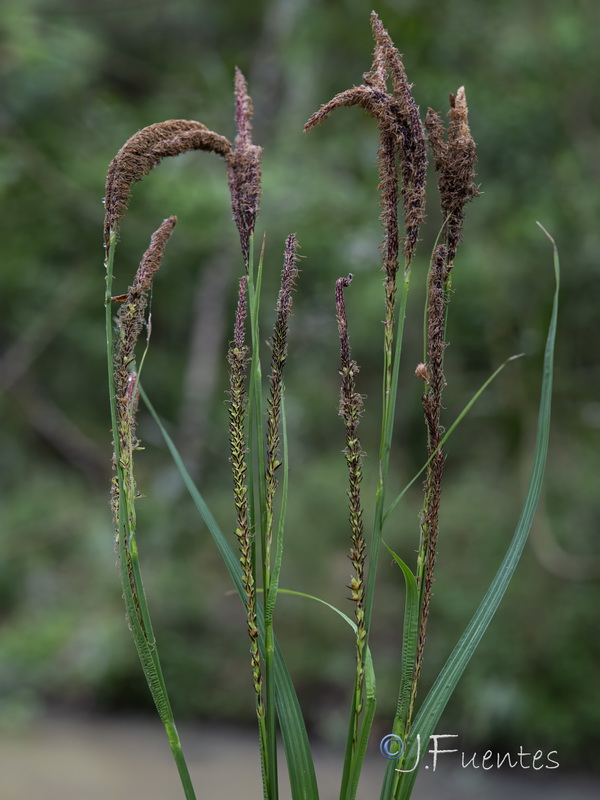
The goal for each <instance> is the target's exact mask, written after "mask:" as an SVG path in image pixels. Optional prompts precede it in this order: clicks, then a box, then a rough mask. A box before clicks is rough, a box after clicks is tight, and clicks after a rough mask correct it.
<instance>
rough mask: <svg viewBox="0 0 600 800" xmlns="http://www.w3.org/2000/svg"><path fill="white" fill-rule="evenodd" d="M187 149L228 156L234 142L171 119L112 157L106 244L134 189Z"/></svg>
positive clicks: (137, 135)
mask: <svg viewBox="0 0 600 800" xmlns="http://www.w3.org/2000/svg"><path fill="white" fill-rule="evenodd" d="M188 150H208V151H212V152H214V153H217V154H218V155H220V156H223V157H226V156H227V155H228V154H229V153H230V151H231V143H230V142H229V141H228V140H227V139H226V138H225V137H224V136H220V135H219V134H217V133H213V131H211V130H209V129H208V128H207V127H206V126H205V125H202V123H201V122H196V121H195V120H187V119H171V120H167V121H165V122H157V123H155V124H154V125H149V126H148V127H147V128H143V129H142V130H140V131H138V132H137V133H134V135H133V136H132V137H131V138H130V139H128V140H127V141H126V142H125V144H124V145H123V147H121V149H120V150H119V152H118V153H117V155H116V156H115V157H114V158H113V160H112V161H111V163H110V166H109V168H108V173H107V175H106V192H105V198H104V205H105V215H104V243H105V246H106V247H107V248H108V246H109V243H110V236H111V231H112V232H113V234H116V232H117V227H118V224H119V221H120V220H121V218H122V217H123V214H124V213H125V211H126V209H127V203H128V201H129V196H130V194H131V187H132V185H133V184H134V183H136V182H137V181H140V180H142V178H143V177H144V176H145V175H147V174H148V173H149V172H150V171H151V170H153V169H154V167H156V166H157V165H158V164H159V163H160V162H161V161H162V159H163V158H165V157H166V156H177V155H180V154H181V153H185V152H187V151H188Z"/></svg>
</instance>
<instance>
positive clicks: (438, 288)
mask: <svg viewBox="0 0 600 800" xmlns="http://www.w3.org/2000/svg"><path fill="white" fill-rule="evenodd" d="M450 269H451V267H450V266H449V265H448V248H447V247H446V245H445V244H438V245H437V247H436V248H435V251H434V254H433V258H432V260H431V267H430V270H429V283H428V304H427V365H425V364H419V365H418V367H417V375H419V377H422V378H423V379H424V380H425V381H426V384H427V390H426V392H425V394H424V395H423V398H422V400H423V412H424V415H425V423H426V426H427V455H428V465H427V477H426V478H425V482H424V495H425V502H424V507H423V511H422V514H421V547H420V557H421V559H422V560H423V564H422V568H421V570H420V571H419V578H418V581H419V588H420V590H421V598H422V600H421V612H420V621H419V636H418V641H417V653H416V658H415V670H414V673H413V681H412V687H411V697H410V705H409V709H410V711H409V722H410V713H412V708H413V706H414V701H415V697H416V692H417V682H418V680H419V676H420V672H421V665H422V662H423V649H424V646H425V635H426V630H427V621H428V618H429V606H430V602H431V594H432V588H433V573H434V569H435V561H436V552H437V538H438V531H439V509H440V498H441V491H442V474H443V471H444V462H445V460H446V456H445V454H444V451H443V449H442V447H441V441H442V435H443V428H442V426H441V424H440V418H441V412H442V392H443V390H444V386H445V385H446V381H445V378H444V349H445V347H446V344H445V314H446V303H447V288H446V287H447V281H448V275H449V272H450ZM421 575H423V578H422V580H421V577H420V576H421ZM421 584H422V585H421Z"/></svg>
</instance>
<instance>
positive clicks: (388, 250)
mask: <svg viewBox="0 0 600 800" xmlns="http://www.w3.org/2000/svg"><path fill="white" fill-rule="evenodd" d="M371 24H372V28H373V37H374V39H375V52H374V56H373V64H372V67H371V70H370V72H367V73H365V75H364V76H363V80H364V84H362V85H360V86H354V87H353V88H352V89H348V90H346V91H345V92H340V93H339V94H337V95H336V96H335V97H334V98H333V99H332V100H330V101H329V102H328V103H325V104H324V105H323V106H321V108H320V109H319V110H318V111H317V112H315V114H313V115H312V117H311V118H310V119H309V120H308V122H307V123H306V124H305V126H304V130H305V131H309V130H310V129H311V128H313V127H314V126H315V125H319V124H320V123H322V122H324V121H325V120H326V119H327V117H328V116H329V114H330V113H331V112H332V111H333V110H334V109H335V108H341V107H344V106H346V107H348V106H358V107H359V108H363V109H365V110H366V111H368V112H369V113H370V114H371V115H372V116H373V117H374V118H375V119H376V120H377V122H378V125H379V130H380V148H379V154H378V165H379V176H380V180H379V183H380V192H381V207H382V222H383V225H384V230H385V238H384V245H383V249H384V270H385V272H386V274H387V276H388V278H389V279H390V280H392V281H393V280H394V278H395V273H396V270H397V259H398V252H397V251H398V244H397V241H398V234H397V210H396V205H397V198H398V186H397V183H398V175H397V166H396V163H397V161H400V162H401V163H402V196H403V207H404V218H405V239H404V253H405V257H406V262H407V268H408V265H409V264H410V262H411V260H412V257H413V254H414V250H415V247H416V244H417V240H418V235H419V228H420V225H421V223H422V221H423V219H424V209H425V176H426V170H427V155H426V148H425V136H424V132H423V125H422V123H421V120H420V117H419V109H418V107H417V105H416V103H415V101H414V98H413V96H412V91H411V88H412V87H411V85H410V84H409V83H408V80H407V78H406V72H405V70H404V65H403V63H402V59H401V57H400V54H399V53H398V50H397V49H396V48H395V47H394V44H393V42H392V40H391V38H390V36H389V34H388V32H387V31H386V30H385V28H384V27H383V25H382V24H381V22H380V20H379V18H378V16H377V14H375V12H373V14H372V15H371ZM388 73H389V74H390V75H391V78H392V84H393V93H392V94H389V93H388V92H387V86H386V83H387V76H388Z"/></svg>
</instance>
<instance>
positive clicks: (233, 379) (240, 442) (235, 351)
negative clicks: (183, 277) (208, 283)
mask: <svg viewBox="0 0 600 800" xmlns="http://www.w3.org/2000/svg"><path fill="white" fill-rule="evenodd" d="M246 290H247V284H246V278H245V277H243V278H241V279H240V284H239V292H238V302H237V309H236V315H235V326H234V332H233V341H232V342H231V345H230V347H229V351H228V354H227V360H228V361H229V386H230V389H229V443H230V449H231V456H230V461H231V470H232V474H233V493H234V502H235V510H236V528H235V535H236V537H237V540H238V545H239V549H240V564H241V567H242V581H243V584H244V592H245V603H246V620H247V626H248V635H249V637H250V658H251V665H252V681H253V684H254V691H255V692H256V700H257V705H256V710H257V714H258V716H259V717H263V716H264V706H263V700H262V677H261V666H260V653H259V649H258V627H257V620H256V587H255V583H254V573H253V569H252V532H251V530H250V521H249V514H248V486H247V482H246V476H247V472H248V464H247V448H246V402H247V390H246V372H247V365H248V347H247V345H246V343H245V320H246Z"/></svg>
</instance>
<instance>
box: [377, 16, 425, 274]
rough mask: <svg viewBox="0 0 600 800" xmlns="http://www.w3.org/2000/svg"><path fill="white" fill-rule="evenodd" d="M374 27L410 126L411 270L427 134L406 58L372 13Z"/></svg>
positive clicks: (404, 153)
mask: <svg viewBox="0 0 600 800" xmlns="http://www.w3.org/2000/svg"><path fill="white" fill-rule="evenodd" d="M371 27H372V29H373V37H374V39H375V41H376V43H377V48H378V49H377V48H376V53H377V52H379V53H380V54H381V56H380V57H381V58H382V59H383V62H384V64H385V67H386V68H387V69H388V70H389V71H390V75H391V78H392V86H393V95H394V99H395V101H396V103H397V104H398V107H399V109H400V114H401V116H402V117H403V118H404V119H405V121H406V123H407V126H406V132H405V134H404V136H403V140H402V147H401V150H400V157H401V159H402V182H403V189H402V194H403V199H404V200H403V205H404V219H405V228H406V239H405V242H404V254H405V257H406V262H407V268H408V266H409V265H410V262H411V261H412V258H413V255H414V252H415V248H416V246H417V241H418V238H419V229H420V227H421V223H422V222H423V220H424V218H425V182H426V174H427V152H426V147H425V134H424V132H423V124H422V123H421V117H420V115H419V108H418V106H417V104H416V103H415V99H414V97H413V94H412V84H410V83H409V82H408V78H407V77H406V70H405V69H404V64H403V63H402V56H401V55H400V53H399V52H398V49H397V48H396V47H395V45H394V43H393V41H392V39H391V37H390V35H389V33H388V32H387V31H386V29H385V28H384V27H383V25H382V24H381V20H380V19H379V17H378V16H377V14H376V13H375V12H374V11H373V12H372V13H371Z"/></svg>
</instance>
